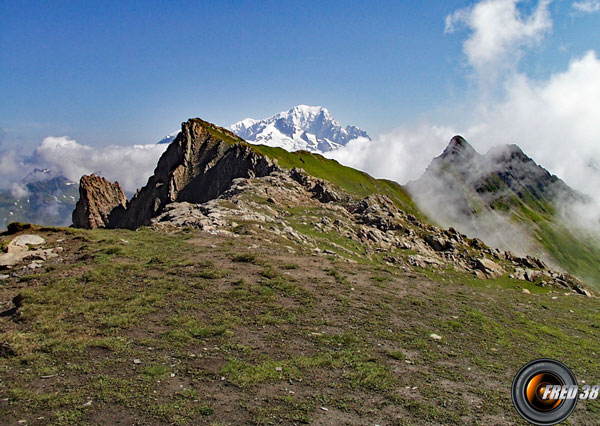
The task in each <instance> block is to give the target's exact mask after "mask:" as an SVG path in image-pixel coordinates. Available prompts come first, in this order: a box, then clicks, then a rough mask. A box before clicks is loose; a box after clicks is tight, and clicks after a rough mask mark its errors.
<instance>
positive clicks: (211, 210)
mask: <svg viewBox="0 0 600 426" xmlns="http://www.w3.org/2000/svg"><path fill="white" fill-rule="evenodd" d="M298 209H301V210H302V211H303V212H306V213H302V214H300V215H299V216H295V215H293V214H291V213H290V211H296V210H298ZM311 211H312V212H313V213H309V212H311ZM314 212H320V213H314ZM151 224H152V227H154V228H155V229H157V230H161V231H167V232H168V231H169V230H170V229H177V228H180V227H193V228H199V229H202V230H204V231H207V232H210V233H212V234H219V235H224V236H228V237H236V236H238V235H240V234H245V235H263V236H264V235H270V236H271V238H272V240H273V241H274V242H283V244H284V245H285V246H286V247H288V249H289V250H292V251H294V250H296V249H294V248H293V247H294V246H295V245H299V246H300V247H304V248H309V249H310V250H312V251H313V254H315V255H324V256H335V257H339V258H342V259H345V260H346V261H348V262H355V261H356V260H354V258H355V256H356V255H357V254H358V255H360V256H366V257H373V256H376V255H378V254H381V253H384V254H386V255H385V257H384V261H385V262H387V263H388V264H392V265H394V266H396V267H399V268H402V269H405V270H407V271H408V270H411V269H412V268H414V267H417V268H423V269H432V268H433V269H438V270H443V269H446V268H449V269H451V270H454V271H457V272H468V273H472V274H473V275H474V276H476V277H477V278H479V279H494V278H499V277H501V276H504V275H507V274H510V275H511V278H513V279H518V280H523V281H528V282H534V283H537V284H538V285H540V286H553V287H556V288H559V289H564V290H565V291H569V292H574V293H578V294H585V295H587V296H591V295H592V292H591V291H590V290H588V288H587V286H586V285H585V284H584V283H582V282H581V281H579V280H578V279H576V278H575V277H573V276H571V275H568V274H564V273H561V272H558V271H555V270H553V269H552V268H550V267H549V266H548V265H546V264H545V263H544V262H543V261H542V260H540V259H538V258H536V257H533V256H527V257H520V256H517V255H515V254H513V253H511V252H509V251H501V250H498V249H493V248H489V247H487V246H486V245H485V244H484V243H483V242H482V241H481V240H479V239H472V238H468V237H467V236H466V235H463V234H460V233H459V232H457V231H456V230H454V229H453V228H449V229H441V228H438V227H436V226H432V225H429V224H426V223H423V222H421V221H420V220H418V219H417V218H415V217H414V216H412V215H410V214H406V213H405V212H404V211H402V210H400V209H398V208H397V207H396V206H395V205H394V203H393V202H392V201H391V200H390V199H389V198H388V197H386V196H384V195H371V196H368V197H365V198H363V199H360V200H355V199H354V197H352V196H351V195H349V194H347V193H345V192H343V191H341V190H340V189H339V188H334V187H333V186H332V185H330V184H329V183H328V182H326V181H323V180H321V179H316V178H314V177H311V176H309V175H307V174H305V173H304V172H303V170H301V169H292V170H281V171H276V172H273V173H271V174H270V175H268V176H264V177H258V178H238V179H235V180H234V182H233V185H232V186H231V188H230V189H228V190H227V191H225V192H224V193H223V194H221V195H220V196H219V197H218V198H216V199H213V200H210V201H208V202H206V203H201V204H192V203H187V202H183V203H172V204H169V205H168V206H167V207H166V209H165V211H164V212H163V213H162V214H161V215H159V216H157V217H156V218H154V219H152V221H151ZM319 234H320V235H329V236H336V238H337V237H341V238H343V239H346V240H348V241H350V242H353V243H354V247H353V248H352V247H350V248H349V247H348V246H347V245H345V244H340V243H335V242H330V244H329V245H331V246H332V248H330V249H323V248H322V244H321V240H320V238H319Z"/></svg>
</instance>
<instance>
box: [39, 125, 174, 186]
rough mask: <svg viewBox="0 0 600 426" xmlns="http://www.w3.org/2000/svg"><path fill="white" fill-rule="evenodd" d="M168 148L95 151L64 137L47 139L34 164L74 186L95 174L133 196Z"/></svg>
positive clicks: (142, 146) (42, 144)
mask: <svg viewBox="0 0 600 426" xmlns="http://www.w3.org/2000/svg"><path fill="white" fill-rule="evenodd" d="M167 146H168V145H165V144H163V145H157V144H153V145H134V146H107V147H103V148H95V147H91V146H86V145H81V144H79V143H77V142H76V141H74V140H72V139H69V138H68V137H66V136H63V137H52V136H49V137H47V138H45V139H44V140H43V141H42V143H41V145H40V146H38V147H37V148H36V150H35V152H34V161H35V162H36V163H40V164H43V165H45V166H48V167H50V168H52V169H54V170H56V171H58V172H60V173H61V174H63V175H64V176H65V177H66V178H68V179H70V180H73V181H75V182H79V178H80V177H81V176H82V175H84V174H90V173H96V174H99V175H101V176H103V177H105V178H106V179H108V180H110V181H111V182H112V181H115V180H117V181H119V183H120V184H121V185H122V186H123V188H124V189H125V190H126V191H129V192H133V191H135V190H136V189H137V188H139V187H141V186H143V185H145V184H146V182H147V180H148V177H150V176H151V175H152V173H153V171H154V168H155V167H156V163H157V161H158V159H159V157H160V155H161V154H162V153H163V152H164V151H165V149H166V148H167Z"/></svg>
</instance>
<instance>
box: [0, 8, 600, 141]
mask: <svg viewBox="0 0 600 426" xmlns="http://www.w3.org/2000/svg"><path fill="white" fill-rule="evenodd" d="M472 3H473V2H467V1H430V2H422V1H414V2H410V1H406V2H398V1H389V2H385V1H382V2H373V1H346V2H341V1H340V2H337V1H320V2H297V1H294V2H292V1H289V2H287V1H280V2H275V1H273V2H270V1H264V2H262V1H235V2H227V1H218V2H214V1H205V2H202V1H200V2H175V1H172V2H151V1H145V2H122V1H119V2H112V1H105V2H75V1H73V2H65V1H57V2H47V3H44V2H2V6H0V16H2V18H1V19H2V23H1V26H0V91H1V94H2V99H3V102H2V104H1V105H0V127H1V128H3V129H4V136H3V141H4V144H5V145H8V144H18V145H19V146H31V147H32V148H33V147H34V146H36V145H37V144H39V143H40V141H41V140H42V139H43V138H44V137H46V136H50V135H53V136H61V135H68V136H70V137H72V138H75V139H76V140H77V141H79V142H81V143H86V144H89V145H96V146H99V145H104V144H121V145H127V144H133V143H151V142H152V141H154V140H156V139H157V138H160V136H162V135H163V134H165V133H167V132H169V131H171V130H172V129H174V128H177V126H178V124H179V123H180V122H181V121H183V120H185V119H187V118H188V117H191V116H201V117H203V118H205V119H208V120H210V121H213V122H216V123H218V124H221V125H229V124H231V123H233V122H235V121H237V120H239V119H242V118H245V117H247V116H251V117H255V118H263V117H266V116H269V115H272V114H274V113H276V112H278V111H280V110H284V109H288V108H289V107H291V106H293V105H296V104H301V103H303V104H311V105H323V106H326V107H328V108H329V109H330V111H331V112H332V114H333V115H334V117H336V119H338V120H339V121H340V122H342V123H343V124H356V125H359V126H360V127H363V128H365V129H367V130H368V131H369V132H370V133H371V134H372V135H377V134H379V133H381V132H386V131H389V130H391V129H393V128H394V127H396V126H398V125H401V124H403V123H407V122H411V121H414V120H418V119H421V118H422V117H429V116H431V115H444V111H446V112H447V108H449V107H451V106H452V105H454V104H456V103H457V102H460V101H462V100H463V99H465V98H468V97H469V96H471V95H472V92H473V90H472V88H471V86H472V85H473V81H472V79H471V78H469V75H470V74H471V70H470V69H469V67H468V64H465V59H464V54H463V53H462V42H463V41H464V38H465V36H466V32H465V31H464V30H460V31H456V32H455V33H452V34H447V33H445V32H444V25H445V24H444V20H445V18H446V16H448V15H449V14H451V13H452V12H453V11H455V10H457V9H461V8H463V7H466V6H468V5H470V4H472ZM535 4H536V2H528V1H525V2H522V4H521V5H520V6H519V7H520V8H521V9H522V11H523V13H527V11H528V9H531V8H532V7H534V6H535ZM549 8H550V10H551V11H552V13H553V17H554V22H555V23H554V28H553V31H552V33H551V34H550V35H549V37H548V38H547V39H546V40H544V41H543V42H542V43H539V44H538V45H537V47H536V49H535V50H534V51H531V52H529V53H528V54H527V55H526V57H525V58H524V60H523V62H522V63H521V66H522V68H523V69H524V70H526V71H527V72H528V74H530V75H532V76H536V77H547V76H548V75H549V74H550V73H551V72H553V71H556V70H558V69H561V68H564V67H566V66H567V64H568V61H569V59H570V58H571V57H572V56H573V55H576V54H577V53H578V52H579V53H583V52H584V51H586V50H588V49H596V50H600V47H599V43H600V25H598V24H599V23H600V21H599V19H598V18H599V15H598V14H580V16H574V14H573V12H574V11H573V8H572V5H571V2H567V1H555V2H553V3H552V4H551V5H550V6H549Z"/></svg>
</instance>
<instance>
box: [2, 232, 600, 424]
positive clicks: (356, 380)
mask: <svg viewBox="0 0 600 426" xmlns="http://www.w3.org/2000/svg"><path fill="white" fill-rule="evenodd" d="M35 233H36V234H39V235H42V236H43V237H44V238H46V240H47V243H46V246H47V247H50V248H52V247H57V246H60V247H62V248H63V249H64V251H63V252H62V253H61V255H60V257H59V258H57V259H51V260H48V261H47V262H46V263H44V266H43V267H42V268H39V269H36V270H27V269H21V268H15V269H13V270H12V271H11V272H10V274H11V276H10V277H9V278H7V279H5V280H3V281H0V283H1V284H0V312H7V311H8V313H6V314H4V315H3V316H1V317H0V342H1V343H2V348H3V349H2V350H1V351H0V424H2V425H5V424H6V425H13V424H14V425H16V424H29V425H34V424H37V425H42V424H43V425H45V424H56V425H75V424H122V425H135V424H139V425H142V424H144V425H146V424H148V425H163V424H164V425H167V424H182V425H197V424H210V425H226V424H302V423H312V424H356V425H365V424H380V425H387V424H440V423H443V424H486V425H490V424H498V425H500V424H523V422H521V420H520V419H519V417H518V415H517V414H516V412H515V411H514V409H513V407H512V404H511V401H510V385H511V382H512V378H513V376H514V374H515V373H516V372H517V370H518V369H519V368H520V367H521V366H522V365H524V364H525V363H526V362H528V361H530V360H533V359H535V358H539V357H552V358H556V359H558V360H561V361H563V362H564V363H566V364H567V365H568V366H569V367H571V368H572V370H573V371H574V373H575V374H576V376H577V378H578V379H579V380H580V382H581V380H586V382H587V383H600V366H599V365H598V361H597V355H596V352H597V351H598V331H599V329H600V312H599V310H598V299H597V298H587V297H584V296H580V295H576V294H574V293H572V292H568V293H565V292H562V291H560V290H558V289H551V288H548V287H545V288H543V287H539V286H537V285H535V284H533V283H528V282H525V281H517V280H512V279H509V278H507V277H502V278H499V279H495V280H493V279H490V280H479V279H476V278H475V277H474V276H473V275H472V274H467V273H461V272H456V271H454V270H451V269H444V268H438V269H432V270H424V269H420V268H416V267H415V268H412V269H407V268H399V267H398V266H395V265H393V264H390V263H387V262H385V261H384V258H385V257H386V256H389V253H386V252H381V253H374V254H371V255H369V256H368V257H367V256H365V257H364V258H363V259H360V258H359V259H358V261H356V260H354V261H349V260H347V259H345V258H343V257H340V256H337V255H333V254H326V253H324V251H321V252H320V253H316V252H315V251H314V250H313V249H307V248H303V247H302V246H300V245H299V244H296V243H293V242H291V241H290V240H287V239H277V236H275V235H272V234H267V233H265V234H264V235H244V233H243V232H241V233H240V234H239V235H236V236H222V235H213V234H210V233H207V232H203V231H200V230H189V229H184V230H175V231H173V233H166V232H157V231H153V230H151V229H147V228H144V229H141V230H139V231H137V232H134V231H123V230H118V231H110V230H102V231H100V230H97V231H79V230H72V229H46V230H41V231H36V232H35ZM315 235H316V236H315V238H317V237H318V234H315ZM5 238H8V237H4V239H5ZM394 255H395V256H402V254H397V253H396V254H394ZM355 262H356V263H355ZM523 288H526V289H528V290H529V291H530V293H531V294H525V293H523V292H522V290H523ZM17 295H21V297H20V298H19V299H18V305H19V307H18V309H16V311H15V309H14V308H15V305H14V304H13V301H12V300H13V298H14V297H15V296H17ZM11 309H12V311H11ZM432 333H435V334H437V335H439V336H441V340H434V339H432V338H431V337H430V335H431V334H432ZM599 411H600V406H599V404H598V403H596V402H587V403H586V402H580V403H579V404H578V406H577V408H576V409H575V412H574V414H573V415H572V417H571V418H570V419H569V422H570V424H593V423H596V422H597V419H598V414H599Z"/></svg>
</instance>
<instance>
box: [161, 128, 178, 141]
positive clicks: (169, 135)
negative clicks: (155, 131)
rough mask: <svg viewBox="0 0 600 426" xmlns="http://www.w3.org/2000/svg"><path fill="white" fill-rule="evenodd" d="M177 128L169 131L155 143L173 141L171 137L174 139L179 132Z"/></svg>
mask: <svg viewBox="0 0 600 426" xmlns="http://www.w3.org/2000/svg"><path fill="white" fill-rule="evenodd" d="M179 132H180V131H179V130H176V131H174V132H173V133H169V134H168V135H167V136H165V137H164V138H162V139H161V140H159V141H158V142H157V143H158V144H165V143H167V144H168V143H171V142H173V139H175V138H176V137H177V135H178V134H179Z"/></svg>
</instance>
